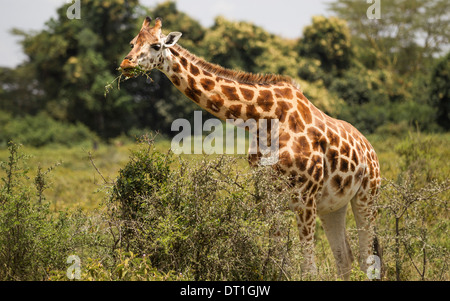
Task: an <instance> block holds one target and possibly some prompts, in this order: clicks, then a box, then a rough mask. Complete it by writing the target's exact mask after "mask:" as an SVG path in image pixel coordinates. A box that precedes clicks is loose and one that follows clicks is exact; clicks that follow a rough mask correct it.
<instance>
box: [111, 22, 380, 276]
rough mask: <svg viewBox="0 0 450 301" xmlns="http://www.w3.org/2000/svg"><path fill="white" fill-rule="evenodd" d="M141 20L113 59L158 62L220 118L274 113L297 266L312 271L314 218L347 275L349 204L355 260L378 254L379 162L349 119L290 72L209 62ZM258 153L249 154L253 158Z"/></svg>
mask: <svg viewBox="0 0 450 301" xmlns="http://www.w3.org/2000/svg"><path fill="white" fill-rule="evenodd" d="M151 23H152V19H151V18H150V17H147V18H146V19H145V20H144V23H143V25H142V28H141V30H140V32H139V34H138V35H137V36H136V37H135V38H134V39H133V40H132V41H131V43H130V44H131V47H132V50H131V51H130V52H129V54H128V55H127V56H126V57H125V58H124V60H123V61H122V63H121V65H120V67H121V70H122V72H123V74H124V75H125V76H132V75H131V74H132V72H131V70H133V69H134V68H136V67H139V68H141V69H143V70H152V69H158V70H160V71H161V72H163V73H164V74H165V75H166V76H167V77H168V78H169V79H170V80H171V82H172V83H173V84H174V85H175V87H176V88H177V89H178V90H180V91H181V92H182V93H183V94H184V95H186V96H187V97H188V98H190V99H191V100H192V101H194V102H195V103H196V104H198V105H199V106H200V107H202V108H203V109H205V110H206V111H208V112H210V113H211V114H213V115H214V116H216V117H217V118H219V119H221V120H225V119H238V118H241V119H243V120H248V119H250V118H252V119H254V120H256V121H258V120H260V119H278V120H279V160H278V163H276V164H275V165H274V166H273V168H275V169H276V170H277V171H279V172H280V173H282V174H285V175H287V176H289V178H290V181H291V183H292V185H293V186H294V187H295V193H294V194H293V198H292V199H291V201H290V202H289V207H290V209H291V210H292V211H293V212H294V213H295V216H296V222H297V227H298V233H299V237H300V242H301V245H302V252H303V259H302V262H301V265H300V267H301V271H302V273H305V274H315V273H316V270H317V268H316V264H315V256H314V234H315V227H316V220H317V218H320V220H321V222H322V226H323V228H324V231H325V234H326V237H327V239H328V241H329V244H330V247H331V250H332V253H333V256H334V258H335V262H336V266H337V271H338V277H340V278H343V279H345V280H347V279H349V275H350V271H351V268H352V262H353V255H352V251H351V249H350V245H349V243H348V238H347V235H346V230H345V219H346V212H347V207H348V204H351V208H352V211H353V214H354V217H355V221H356V225H357V228H358V239H359V249H360V268H361V270H362V271H367V268H368V262H367V258H368V257H369V256H370V255H373V254H374V252H375V254H377V252H378V254H377V255H380V254H379V250H378V247H377V246H378V243H377V240H376V236H375V234H374V231H373V228H374V220H375V217H376V210H375V209H374V206H373V205H374V200H375V198H376V196H377V191H378V190H379V187H380V183H381V179H380V167H379V162H378V159H377V155H376V153H375V150H374V148H373V147H372V146H371V144H370V143H369V141H368V140H367V139H366V138H365V137H364V136H363V135H362V134H361V133H360V132H359V131H358V130H357V129H356V128H354V127H353V126H352V125H350V124H349V123H347V122H345V121H341V120H337V119H334V118H332V117H330V116H328V115H326V114H325V113H323V112H321V111H320V110H319V109H317V108H316V107H315V106H314V105H313V104H312V103H311V102H310V101H309V100H308V99H307V98H306V97H305V96H304V95H303V92H302V90H301V89H300V87H299V85H298V84H297V83H296V82H295V81H294V80H293V79H291V78H290V77H287V76H281V75H271V74H269V75H256V74H251V73H246V72H242V71H234V70H229V69H225V68H223V67H221V66H218V65H215V64H212V63H209V62H207V61H205V60H203V59H201V58H198V57H197V56H195V55H194V54H191V53H190V52H189V51H188V50H186V49H184V48H182V47H181V46H180V45H178V44H177V42H178V40H179V39H180V37H181V36H182V33H180V32H171V33H169V34H168V35H167V36H166V35H164V34H162V31H161V28H162V20H161V19H160V18H157V19H156V20H155V25H154V26H153V27H152V25H151ZM260 160H261V154H259V153H257V154H252V155H250V156H249V162H250V164H251V165H257V164H258V162H259V161H260Z"/></svg>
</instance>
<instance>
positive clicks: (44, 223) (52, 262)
mask: <svg viewBox="0 0 450 301" xmlns="http://www.w3.org/2000/svg"><path fill="white" fill-rule="evenodd" d="M8 148H9V152H10V156H9V160H8V161H7V162H1V164H0V167H1V171H2V172H1V173H0V175H2V174H4V175H3V176H2V177H1V180H2V185H1V186H0V280H44V279H46V278H47V276H48V274H47V273H48V271H49V270H50V269H55V268H61V267H63V266H64V264H65V260H64V259H65V258H64V256H67V253H66V252H67V251H68V249H69V244H70V241H71V240H70V239H69V225H68V223H67V221H68V219H67V216H66V215H64V214H62V215H60V216H57V217H55V216H54V215H53V214H52V213H51V211H50V209H49V204H48V203H47V202H45V198H44V196H43V192H44V190H45V188H46V187H47V184H46V174H47V172H42V170H41V169H38V172H37V175H36V176H35V178H34V182H35V185H34V186H35V187H33V184H30V183H27V179H28V177H27V174H28V169H27V168H26V166H25V165H24V160H25V158H26V157H25V156H24V155H22V154H20V152H19V146H18V145H16V144H14V143H12V142H10V143H9V145H8ZM50 170H51V169H49V170H48V171H50Z"/></svg>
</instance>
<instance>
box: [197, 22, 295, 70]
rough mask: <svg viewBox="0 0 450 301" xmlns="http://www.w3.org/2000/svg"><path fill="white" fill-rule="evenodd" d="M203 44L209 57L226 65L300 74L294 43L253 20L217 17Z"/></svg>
mask: <svg viewBox="0 0 450 301" xmlns="http://www.w3.org/2000/svg"><path fill="white" fill-rule="evenodd" d="M202 45H203V46H204V49H205V57H206V58H207V59H208V60H209V61H211V62H214V63H216V64H219V65H221V66H224V67H226V68H231V69H236V70H243V71H247V72H253V73H275V74H284V75H291V76H296V75H297V67H296V65H297V63H298V62H297V55H296V53H295V51H294V49H293V45H292V43H289V41H286V40H283V39H281V38H280V37H278V36H275V35H273V34H270V33H268V32H267V31H265V30H264V29H262V28H261V27H259V26H256V25H254V24H252V23H248V22H232V21H228V20H226V19H225V18H223V17H217V18H216V19H215V23H214V25H213V26H212V28H211V30H209V31H208V32H207V33H206V35H205V38H204V40H203V41H202Z"/></svg>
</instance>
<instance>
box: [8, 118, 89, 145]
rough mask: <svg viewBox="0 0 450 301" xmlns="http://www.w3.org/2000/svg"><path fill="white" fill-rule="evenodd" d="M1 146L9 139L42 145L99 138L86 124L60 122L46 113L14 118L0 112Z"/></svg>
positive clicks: (75, 142) (73, 143)
mask: <svg viewBox="0 0 450 301" xmlns="http://www.w3.org/2000/svg"><path fill="white" fill-rule="evenodd" d="M0 126H1V127H2V131H1V132H0V146H2V145H3V146H4V145H6V144H7V143H8V142H9V141H11V140H14V141H16V142H19V143H22V144H26V145H28V146H35V147H41V146H44V145H47V144H62V145H67V146H71V145H75V144H78V143H81V142H84V141H89V140H90V141H92V140H93V139H97V138H96V136H95V134H93V133H92V132H91V131H90V130H89V129H88V128H87V127H86V126H85V125H82V124H81V123H77V124H68V123H63V122H58V121H56V120H54V119H53V118H51V117H50V116H48V115H47V114H45V113H40V114H38V115H36V116H31V115H27V116H25V117H21V118H19V117H17V118H14V117H12V116H10V115H8V114H6V113H2V114H0Z"/></svg>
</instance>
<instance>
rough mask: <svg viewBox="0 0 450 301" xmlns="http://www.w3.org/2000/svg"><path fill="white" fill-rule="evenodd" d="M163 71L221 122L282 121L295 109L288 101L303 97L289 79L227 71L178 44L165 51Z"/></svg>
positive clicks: (180, 88)
mask: <svg viewBox="0 0 450 301" xmlns="http://www.w3.org/2000/svg"><path fill="white" fill-rule="evenodd" d="M160 70H161V71H162V72H163V73H165V74H166V76H167V77H168V78H169V79H170V80H171V81H172V83H173V84H174V85H175V87H176V88H177V89H178V90H180V91H181V92H182V93H183V94H185V95H186V96H187V97H188V98H190V99H191V100H192V101H194V102H195V103H197V104H198V105H199V106H200V107H202V108H203V109H205V110H206V111H208V112H210V113H211V114H213V115H214V116H216V117H217V118H219V119H221V120H226V119H234V120H236V119H242V120H244V121H246V120H248V119H254V120H256V121H258V120H259V119H279V118H280V117H281V118H282V117H283V116H282V115H283V113H285V111H286V109H291V108H293V107H294V104H293V103H288V102H286V101H285V100H287V101H289V100H292V101H291V102H293V100H294V98H298V97H299V95H301V97H303V98H304V96H303V94H301V92H300V90H299V89H298V87H297V85H296V84H295V83H294V81H293V80H292V79H291V78H289V77H284V76H279V75H253V74H250V73H244V72H236V71H232V70H228V69H225V68H222V67H220V66H217V65H213V64H210V63H208V62H205V61H204V60H202V59H199V58H197V57H196V56H195V55H193V54H191V53H189V52H188V51H187V50H186V49H184V48H182V47H181V46H178V45H175V46H174V47H173V48H170V49H167V50H166V53H165V56H164V62H163V64H162V66H161V67H160ZM280 99H283V101H279V100H280ZM305 99H306V98H305ZM308 102H309V101H308ZM295 106H296V105H295Z"/></svg>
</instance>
